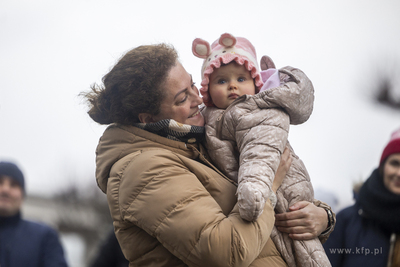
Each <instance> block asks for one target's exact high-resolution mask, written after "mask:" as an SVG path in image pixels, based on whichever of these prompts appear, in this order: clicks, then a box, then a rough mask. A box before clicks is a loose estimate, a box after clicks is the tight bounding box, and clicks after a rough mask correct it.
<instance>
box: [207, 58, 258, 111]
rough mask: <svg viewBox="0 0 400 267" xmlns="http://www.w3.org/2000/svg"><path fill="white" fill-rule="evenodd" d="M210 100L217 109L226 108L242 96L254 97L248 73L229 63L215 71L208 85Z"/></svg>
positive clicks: (251, 80)
mask: <svg viewBox="0 0 400 267" xmlns="http://www.w3.org/2000/svg"><path fill="white" fill-rule="evenodd" d="M208 88H209V92H210V96H211V99H212V101H213V103H214V105H215V106H217V107H218V108H222V109H225V108H227V107H228V106H229V105H230V104H231V103H232V102H233V101H235V99H236V98H238V97H240V96H242V95H254V94H255V92H256V87H255V85H254V80H253V78H251V75H250V72H249V71H248V70H246V68H245V67H244V66H243V65H239V64H237V63H236V62H231V63H229V64H227V65H224V66H221V67H220V68H218V69H215V70H214V71H213V73H211V76H210V83H209V85H208Z"/></svg>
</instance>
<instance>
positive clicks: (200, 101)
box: [192, 87, 203, 106]
mask: <svg viewBox="0 0 400 267" xmlns="http://www.w3.org/2000/svg"><path fill="white" fill-rule="evenodd" d="M192 103H193V105H192V106H198V105H201V104H203V98H202V97H201V96H200V95H199V90H198V89H197V87H196V90H193V92H192Z"/></svg>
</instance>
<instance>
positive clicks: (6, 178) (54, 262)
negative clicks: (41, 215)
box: [0, 161, 67, 267]
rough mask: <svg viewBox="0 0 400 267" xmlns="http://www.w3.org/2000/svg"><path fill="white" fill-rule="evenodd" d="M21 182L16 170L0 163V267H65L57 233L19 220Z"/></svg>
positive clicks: (23, 182)
mask: <svg viewBox="0 0 400 267" xmlns="http://www.w3.org/2000/svg"><path fill="white" fill-rule="evenodd" d="M24 196H25V179H24V175H23V173H22V171H21V170H20V168H19V167H18V166H17V165H15V164H14V163H11V162H4V161H1V162H0V266H1V267H3V266H4V267H22V266H24V267H25V266H29V267H66V266H67V263H66V261H65V258H64V252H63V249H62V246H61V243H60V241H59V239H58V234H57V232H56V231H55V230H54V229H52V228H51V227H49V226H47V225H44V224H39V223H35V222H31V221H27V220H24V219H22V218H21V210H20V209H21V205H22V202H23V200H24Z"/></svg>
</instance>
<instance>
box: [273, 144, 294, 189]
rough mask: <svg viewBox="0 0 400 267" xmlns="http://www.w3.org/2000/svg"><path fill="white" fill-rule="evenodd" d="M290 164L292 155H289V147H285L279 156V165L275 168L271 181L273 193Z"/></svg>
mask: <svg viewBox="0 0 400 267" xmlns="http://www.w3.org/2000/svg"><path fill="white" fill-rule="evenodd" d="M290 164H292V157H291V156H290V150H289V148H288V147H286V148H285V151H283V154H282V156H281V162H280V163H279V167H278V169H277V170H276V173H275V178H274V182H273V183H272V190H273V191H274V193H276V190H278V188H279V187H280V186H281V184H282V182H283V179H284V178H285V176H286V173H287V172H288V170H289V168H290Z"/></svg>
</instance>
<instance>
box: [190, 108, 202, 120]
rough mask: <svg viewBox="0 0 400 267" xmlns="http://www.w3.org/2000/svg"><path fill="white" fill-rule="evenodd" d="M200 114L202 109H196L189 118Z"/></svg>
mask: <svg viewBox="0 0 400 267" xmlns="http://www.w3.org/2000/svg"><path fill="white" fill-rule="evenodd" d="M199 114H200V109H199V110H198V111H196V112H195V113H194V114H192V115H190V116H189V118H193V117H195V116H197V115H199Z"/></svg>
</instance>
